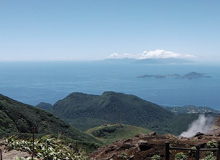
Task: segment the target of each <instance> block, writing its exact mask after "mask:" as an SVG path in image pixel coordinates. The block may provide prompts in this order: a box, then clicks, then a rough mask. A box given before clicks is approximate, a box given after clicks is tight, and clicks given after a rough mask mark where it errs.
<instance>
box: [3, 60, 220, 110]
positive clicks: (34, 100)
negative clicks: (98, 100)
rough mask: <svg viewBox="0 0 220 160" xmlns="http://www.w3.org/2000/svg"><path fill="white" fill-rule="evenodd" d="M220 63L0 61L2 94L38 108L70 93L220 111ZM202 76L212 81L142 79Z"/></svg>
mask: <svg viewBox="0 0 220 160" xmlns="http://www.w3.org/2000/svg"><path fill="white" fill-rule="evenodd" d="M219 70H220V65H201V64H195V63H192V64H187V65H184V64H178V65H174V64H173V65H149V64H148V65H147V64H128V63H121V64H120V63H106V62H103V61H100V62H98V61H96V62H89V61H87V62H86V61H85V62H1V64H0V91H1V94H4V95H6V96H9V97H11V98H14V99H16V100H19V101H21V102H24V103H27V104H31V105H37V104H38V103H40V102H42V101H43V102H48V103H52V104H53V103H55V102H56V101H58V100H60V99H62V98H64V97H65V96H67V95H68V94H70V93H72V92H83V93H88V94H98V95H100V94H102V93H103V92H104V91H115V92H123V93H126V94H133V95H136V96H138V97H140V98H142V99H145V100H147V101H151V102H154V103H157V104H159V105H168V106H176V105H178V106H184V105H197V106H208V107H212V108H215V109H219V107H220V99H219V92H220V84H219V81H220V72H219ZM189 72H198V73H204V74H207V75H209V76H212V78H199V79H191V80H189V79H175V78H166V79H155V78H137V76H140V75H146V74H149V75H150V74H153V75H165V74H180V75H184V74H187V73H189Z"/></svg>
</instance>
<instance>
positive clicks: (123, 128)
mask: <svg viewBox="0 0 220 160" xmlns="http://www.w3.org/2000/svg"><path fill="white" fill-rule="evenodd" d="M150 132H151V131H150V130H148V129H145V128H141V127H136V126H131V125H124V124H123V125H119V124H106V125H102V126H99V127H95V128H91V129H89V130H87V131H86V133H88V134H89V135H92V136H94V137H95V138H97V139H99V140H100V141H103V142H104V143H105V144H110V143H112V142H115V141H117V140H121V139H128V138H133V137H134V136H135V135H137V134H140V133H142V134H148V133H150Z"/></svg>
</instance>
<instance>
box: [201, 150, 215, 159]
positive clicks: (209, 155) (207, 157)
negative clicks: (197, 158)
mask: <svg viewBox="0 0 220 160" xmlns="http://www.w3.org/2000/svg"><path fill="white" fill-rule="evenodd" d="M216 159H217V158H216V157H215V156H214V154H213V152H209V153H208V154H207V155H206V157H205V158H203V159H202V160H216Z"/></svg>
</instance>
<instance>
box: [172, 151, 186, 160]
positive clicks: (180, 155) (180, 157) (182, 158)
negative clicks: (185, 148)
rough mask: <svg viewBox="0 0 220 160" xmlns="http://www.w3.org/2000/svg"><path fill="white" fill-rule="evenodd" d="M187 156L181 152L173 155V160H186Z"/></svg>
mask: <svg viewBox="0 0 220 160" xmlns="http://www.w3.org/2000/svg"><path fill="white" fill-rule="evenodd" d="M186 159H187V156H186V155H185V154H184V153H183V152H179V153H177V154H176V155H175V160H186Z"/></svg>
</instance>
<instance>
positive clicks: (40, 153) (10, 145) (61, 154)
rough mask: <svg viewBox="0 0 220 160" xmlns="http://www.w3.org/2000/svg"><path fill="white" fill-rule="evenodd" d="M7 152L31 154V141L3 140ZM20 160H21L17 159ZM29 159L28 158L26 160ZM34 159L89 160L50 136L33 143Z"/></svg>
mask: <svg viewBox="0 0 220 160" xmlns="http://www.w3.org/2000/svg"><path fill="white" fill-rule="evenodd" d="M5 142H6V144H7V149H8V150H12V149H15V150H20V151H25V152H29V153H30V154H32V153H33V152H32V151H33V149H32V147H33V142H32V141H31V140H21V139H17V138H16V137H9V138H7V139H5ZM17 159H18V160H19V159H20V160H22V159H23V158H17ZM29 159H31V157H28V158H27V160H29ZM34 159H35V160H44V159H46V160H89V158H88V157H87V156H86V155H85V154H84V152H82V151H76V150H75V149H74V148H72V147H71V144H69V145H65V144H64V143H63V141H62V140H60V139H55V138H53V137H51V136H44V137H42V138H39V139H36V140H35V142H34Z"/></svg>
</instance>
